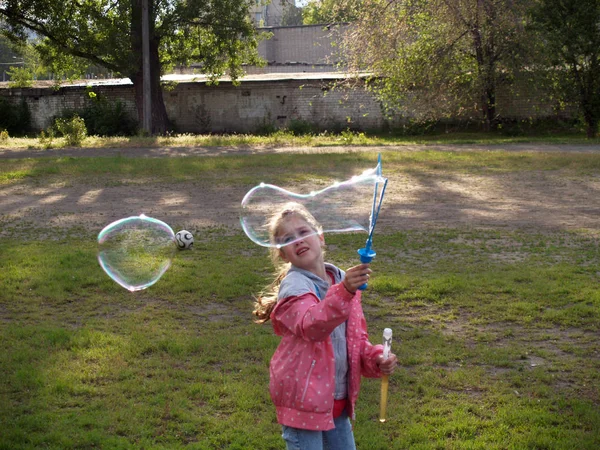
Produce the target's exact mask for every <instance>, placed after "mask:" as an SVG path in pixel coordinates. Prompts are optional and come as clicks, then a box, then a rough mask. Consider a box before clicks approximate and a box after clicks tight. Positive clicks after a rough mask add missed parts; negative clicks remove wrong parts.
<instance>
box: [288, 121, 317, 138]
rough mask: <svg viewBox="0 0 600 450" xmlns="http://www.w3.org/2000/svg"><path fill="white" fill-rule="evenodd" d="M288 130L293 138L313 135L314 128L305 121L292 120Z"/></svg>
mask: <svg viewBox="0 0 600 450" xmlns="http://www.w3.org/2000/svg"><path fill="white" fill-rule="evenodd" d="M288 130H289V132H290V133H292V134H293V135H294V136H306V135H307V134H313V133H314V131H315V126H314V125H313V124H312V123H310V122H308V121H307V120H299V119H292V120H291V121H290V125H289V126H288Z"/></svg>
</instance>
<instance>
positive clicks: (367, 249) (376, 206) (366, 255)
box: [357, 154, 388, 291]
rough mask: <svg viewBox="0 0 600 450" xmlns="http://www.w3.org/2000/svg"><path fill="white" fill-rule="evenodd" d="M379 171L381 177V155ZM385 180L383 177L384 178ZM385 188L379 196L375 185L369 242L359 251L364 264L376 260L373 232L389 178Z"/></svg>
mask: <svg viewBox="0 0 600 450" xmlns="http://www.w3.org/2000/svg"><path fill="white" fill-rule="evenodd" d="M377 171H378V175H381V154H380V155H379V156H378V158H377ZM382 178H383V177H382ZM383 180H384V181H383V186H382V188H381V192H380V193H379V196H378V195H377V191H378V190H379V181H377V182H376V183H375V189H374V192H373V206H372V207H371V224H370V227H369V236H368V237H367V242H366V243H365V246H364V247H363V248H361V249H359V250H358V251H357V253H358V255H359V256H360V262H361V263H363V264H368V263H370V262H371V261H372V260H373V258H375V255H376V254H377V253H375V251H374V250H373V249H372V248H371V246H372V244H373V231H374V230H375V224H376V223H377V218H378V217H379V210H380V209H381V204H382V203H383V196H384V194H385V188H386V186H387V182H388V180H387V178H383ZM366 288H367V283H364V284H361V285H360V286H359V287H358V289H360V290H361V291H364V290H365V289H366Z"/></svg>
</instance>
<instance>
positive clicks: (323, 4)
mask: <svg viewBox="0 0 600 450" xmlns="http://www.w3.org/2000/svg"><path fill="white" fill-rule="evenodd" d="M362 3H363V0H349V1H344V2H339V1H337V0H310V1H309V2H308V3H307V4H306V6H304V8H302V21H303V23H304V25H318V24H330V23H339V22H354V21H356V20H357V19H358V18H359V14H360V7H361V5H362Z"/></svg>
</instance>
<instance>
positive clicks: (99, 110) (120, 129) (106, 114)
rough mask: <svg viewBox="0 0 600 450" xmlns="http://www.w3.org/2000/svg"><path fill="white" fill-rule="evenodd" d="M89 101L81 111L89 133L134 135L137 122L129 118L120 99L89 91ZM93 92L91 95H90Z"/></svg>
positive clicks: (96, 134) (97, 134)
mask: <svg viewBox="0 0 600 450" xmlns="http://www.w3.org/2000/svg"><path fill="white" fill-rule="evenodd" d="M89 94H90V98H91V99H92V101H91V103H90V104H89V105H88V106H87V107H86V108H85V109H84V110H83V111H81V117H82V118H83V119H84V121H85V125H86V127H87V131H88V134H89V135H95V136H134V135H135V134H136V133H137V128H138V124H137V122H136V121H135V120H134V119H132V118H131V116H130V115H129V114H128V113H127V111H126V110H125V107H124V106H123V103H121V102H120V101H116V102H111V101H109V100H108V99H107V98H106V97H104V96H102V95H98V94H96V93H94V92H90V93H89ZM92 94H93V95H92Z"/></svg>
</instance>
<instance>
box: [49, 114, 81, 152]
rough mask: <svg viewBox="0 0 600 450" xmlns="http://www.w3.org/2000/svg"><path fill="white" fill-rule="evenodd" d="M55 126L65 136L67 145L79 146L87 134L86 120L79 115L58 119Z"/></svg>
mask: <svg viewBox="0 0 600 450" xmlns="http://www.w3.org/2000/svg"><path fill="white" fill-rule="evenodd" d="M54 126H55V128H56V130H57V131H58V132H59V133H60V134H62V135H63V136H64V137H65V139H66V141H67V145H71V146H74V147H78V146H80V145H81V143H82V142H83V140H84V139H85V138H86V136H87V131H86V128H85V121H84V120H83V119H82V118H81V117H79V116H75V117H73V118H72V119H56V121H55V122H54Z"/></svg>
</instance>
